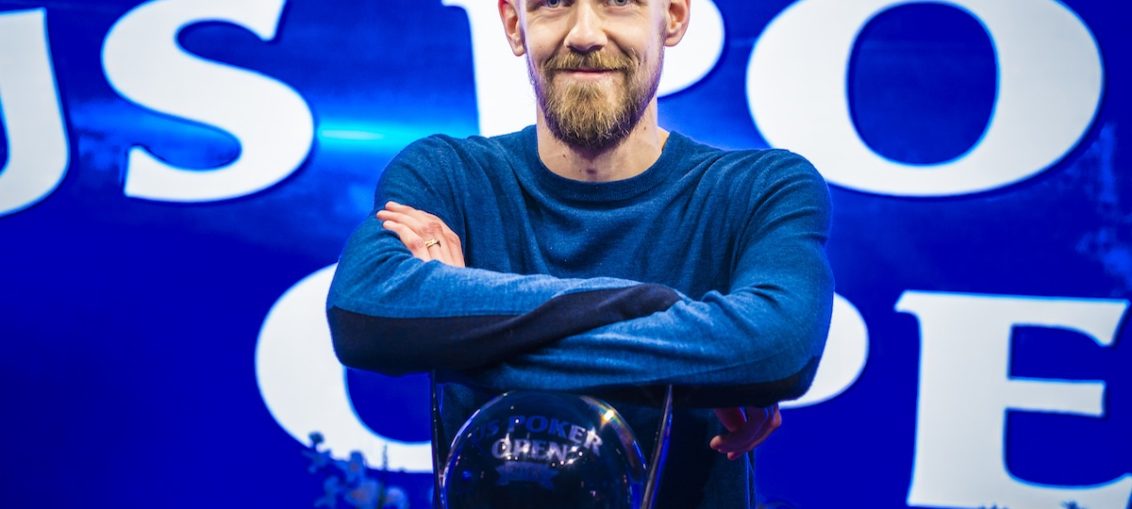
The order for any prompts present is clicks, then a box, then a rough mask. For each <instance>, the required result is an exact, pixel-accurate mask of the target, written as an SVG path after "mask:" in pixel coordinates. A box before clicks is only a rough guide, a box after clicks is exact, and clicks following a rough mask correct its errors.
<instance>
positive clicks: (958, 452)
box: [0, 0, 1132, 509]
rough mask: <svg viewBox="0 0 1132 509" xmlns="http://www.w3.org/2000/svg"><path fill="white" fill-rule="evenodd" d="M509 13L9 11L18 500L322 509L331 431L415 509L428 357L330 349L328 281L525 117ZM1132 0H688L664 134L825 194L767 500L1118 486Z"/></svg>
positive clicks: (9, 426) (4, 220)
mask: <svg viewBox="0 0 1132 509" xmlns="http://www.w3.org/2000/svg"><path fill="white" fill-rule="evenodd" d="M494 4H495V2H490V1H488V0H447V1H445V2H441V1H438V0H429V1H421V0H382V1H380V2H379V1H374V0H352V1H342V2H334V3H333V4H332V5H331V4H328V3H327V2H316V1H313V0H290V1H288V0H262V1H259V0H255V1H252V0H247V1H233V0H155V1H151V2H138V1H136V0H103V1H98V2H76V1H65V0H57V1H0V113H2V114H3V117H2V120H3V122H0V164H2V165H3V166H0V348H2V350H0V352H2V353H0V385H2V387H3V389H2V395H3V396H2V404H3V407H2V408H3V418H0V432H2V435H3V436H5V437H6V438H7V443H8V445H7V446H6V447H5V453H4V455H3V457H4V460H3V464H4V470H3V472H2V475H0V506H2V507H75V506H80V505H83V506H97V507H153V506H157V507H186V508H188V507H311V506H313V505H314V503H315V500H316V499H318V498H319V497H320V496H321V495H322V494H323V478H324V475H323V474H316V475H312V474H311V473H309V472H308V466H309V465H310V460H309V459H308V458H307V457H305V456H304V455H303V451H304V450H306V447H307V445H308V442H307V438H306V436H307V433H309V432H310V431H314V430H319V431H322V432H323V433H324V434H325V436H326V441H327V444H328V445H329V446H330V447H331V449H332V451H333V455H334V456H335V457H337V458H342V457H345V456H347V455H348V454H349V452H350V451H351V450H359V451H362V452H363V453H364V454H365V456H366V458H367V459H368V461H369V464H370V466H371V467H375V466H380V465H381V464H382V456H381V455H382V452H386V453H387V456H388V457H387V465H388V468H389V470H392V472H390V473H386V474H381V475H380V476H379V477H380V478H381V480H382V481H383V482H385V483H387V484H388V485H396V486H398V487H400V488H402V489H403V490H404V492H405V493H406V494H407V496H408V499H407V503H408V505H410V506H412V507H427V502H426V501H427V500H428V498H427V497H428V493H427V489H428V484H429V479H430V477H429V475H428V471H427V468H428V465H427V454H426V453H427V444H424V441H425V440H427V438H428V414H427V381H426V379H425V378H424V377H423V376H409V377H404V378H386V377H382V376H379V375H375V374H372V373H363V372H354V371H350V372H348V373H346V372H343V371H342V369H341V368H340V367H338V366H337V365H335V364H334V363H333V357H332V355H331V354H330V350H329V348H330V346H329V339H328V338H329V336H328V333H327V332H326V331H325V327H326V326H325V323H324V322H323V321H322V318H321V316H322V315H321V313H322V308H321V305H322V302H321V301H322V299H323V298H324V297H325V288H326V286H325V285H326V276H327V275H328V274H329V270H331V269H330V267H331V266H332V264H333V263H334V262H335V261H336V259H337V256H338V254H339V252H340V250H341V247H342V245H343V243H344V241H345V239H346V237H347V235H348V234H349V233H350V232H351V230H352V229H353V227H354V226H355V225H356V224H357V223H358V222H359V221H360V220H361V219H362V218H363V217H364V216H365V215H366V214H367V213H369V211H370V209H371V207H372V196H373V190H374V187H375V185H376V183H377V180H378V177H379V176H380V173H381V170H382V168H383V167H384V165H385V164H386V162H387V161H388V160H389V159H390V158H391V157H392V156H393V155H394V154H396V153H397V151H398V150H400V148H401V147H403V146H405V145H406V144H407V143H409V142H410V141H412V140H414V139H416V138H419V137H422V136H425V135H427V134H430V133H433V132H444V133H448V134H452V135H472V134H476V133H480V132H482V133H485V134H494V133H498V132H504V131H507V130H510V129H514V128H518V127H519V126H521V125H523V124H525V123H529V122H531V121H532V120H533V111H532V110H530V106H529V103H528V102H527V101H528V99H527V98H525V97H522V96H521V95H515V94H512V93H510V92H509V90H511V89H509V88H507V86H508V85H507V84H511V85H516V86H523V87H525V86H526V82H525V79H524V77H523V74H522V72H523V71H522V63H521V62H520V61H518V60H514V59H512V57H511V56H510V53H509V52H507V50H506V49H505V45H504V40H503V37H502V34H501V33H500V32H499V27H498V21H497V19H496V18H495V14H494V12H495V5H494ZM1129 12H1130V11H1129V9H1128V8H1127V7H1125V6H1124V5H1123V3H1119V2H1104V1H1099V0H1074V1H1065V2H1056V1H1053V0H962V1H960V0H954V1H940V2H913V1H896V0H798V1H790V0H761V1H758V2H751V1H745V0H715V1H714V2H711V1H708V0H696V1H694V2H693V22H692V25H693V31H692V32H690V33H689V40H688V41H686V45H687V47H685V48H678V49H677V50H673V51H672V52H671V54H672V56H671V58H670V59H669V61H668V65H669V66H670V69H669V70H666V75H665V80H666V82H665V84H664V86H663V87H662V94H663V96H662V98H661V99H660V115H661V124H662V125H663V126H665V127H667V128H669V129H674V130H678V131H680V132H683V133H685V134H687V135H690V136H691V137H693V138H695V139H698V140H701V141H704V142H708V143H712V144H716V145H719V146H724V147H732V148H740V147H767V146H782V147H785V148H790V149H793V150H796V151H798V152H800V153H802V154H803V155H806V156H807V157H809V158H810V159H811V160H812V161H814V163H815V165H816V166H817V167H818V168H819V170H821V171H822V172H823V173H824V174H825V175H826V176H827V178H828V179H829V180H830V183H831V190H832V194H833V200H834V219H833V236H832V239H831V241H830V244H829V253H830V257H831V259H832V262H833V266H834V270H835V274H836V277H837V293H838V295H839V297H838V304H837V309H836V310H835V319H834V326H833V331H832V332H831V337H830V347H829V349H828V350H827V356H826V360H825V361H824V362H825V364H823V366H822V368H821V372H820V373H819V375H818V383H817V385H816V386H815V389H814V390H813V391H812V392H811V394H809V395H807V397H806V398H804V399H803V400H802V401H800V402H797V403H795V404H794V405H793V406H792V408H789V409H787V410H785V411H784V420H785V424H784V427H783V428H782V429H781V430H780V431H778V432H777V433H776V435H775V436H774V437H773V438H772V439H771V440H770V441H769V442H768V443H767V444H766V445H764V446H763V447H761V448H760V453H759V471H758V475H759V485H760V488H761V492H762V496H764V497H765V498H766V500H767V501H768V502H769V501H781V502H785V503H788V504H789V505H790V506H793V507H806V508H824V507H896V508H902V507H980V506H987V507H989V506H991V505H993V504H998V505H999V506H1000V507H1002V506H1008V507H1011V508H1013V509H1024V508H1031V507H1033V508H1038V507H1062V506H1064V504H1068V503H1070V502H1075V503H1078V504H1080V506H1082V507H1088V508H1090V509H1105V508H1114V509H1120V508H1125V507H1128V505H1129V501H1130V498H1132V433H1130V432H1129V430H1132V395H1130V393H1132V375H1130V374H1129V371H1128V369H1127V367H1128V366H1129V365H1132V346H1130V345H1129V340H1130V339H1132V338H1129V336H1130V335H1132V334H1130V333H1129V331H1128V327H1127V322H1128V318H1127V315H1128V313H1127V309H1128V307H1129V299H1130V298H1132V173H1130V172H1129V170H1130V168H1132V160H1130V159H1129V158H1130V157H1132V143H1130V142H1128V141H1125V139H1124V138H1125V137H1127V136H1128V135H1127V134H1126V131H1127V130H1128V129H1129V127H1128V126H1130V125H1132V106H1130V105H1129V98H1130V97H1132V95H1130V94H1129V93H1128V92H1127V91H1128V90H1130V89H1132V84H1130V79H1132V76H1130V72H1132V68H1130V67H1129V66H1128V65H1127V62H1128V59H1129V58H1132V56H1130V55H1132V35H1130V33H1129V31H1128V27H1129V19H1130V17H1129ZM677 51H681V52H680V53H677ZM495 80H498V81H495ZM497 83H498V84H499V85H498V86H496V84H497ZM488 85H491V86H488ZM1122 136H1123V137H1122ZM675 432H676V434H677V435H676V436H677V437H679V430H675ZM372 475H374V476H378V474H377V473H374V474H372ZM404 505H405V504H402V506H404Z"/></svg>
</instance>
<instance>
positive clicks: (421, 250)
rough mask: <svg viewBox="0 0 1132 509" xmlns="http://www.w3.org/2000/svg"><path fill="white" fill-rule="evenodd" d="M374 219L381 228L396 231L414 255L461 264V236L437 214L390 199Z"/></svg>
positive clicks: (426, 259)
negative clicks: (378, 222)
mask: <svg viewBox="0 0 1132 509" xmlns="http://www.w3.org/2000/svg"><path fill="white" fill-rule="evenodd" d="M377 219H378V220H380V221H381V226H382V227H384V228H385V229H386V230H389V231H392V232H393V233H396V234H397V237H399V238H400V239H401V243H402V244H405V247H407V248H409V252H410V253H413V256H414V257H416V258H418V259H420V260H424V261H426V262H427V261H430V260H437V261H439V262H440V263H443V264H446V265H451V266H453V267H463V266H464V249H463V247H461V245H460V237H457V236H456V234H455V233H454V232H453V231H452V229H451V228H449V227H448V225H446V224H444V221H441V220H440V218H439V217H436V216H434V215H432V214H429V213H428V212H424V211H420V210H417V209H414V208H412V207H410V206H408V205H401V204H400V203H396V202H392V201H391V202H389V203H386V204H385V208H384V209H383V210H381V211H380V212H378V213H377Z"/></svg>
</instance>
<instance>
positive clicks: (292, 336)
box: [255, 265, 432, 472]
mask: <svg viewBox="0 0 1132 509" xmlns="http://www.w3.org/2000/svg"><path fill="white" fill-rule="evenodd" d="M335 267H336V265H331V266H329V267H326V268H324V269H322V270H319V271H318V272H315V273H314V274H311V275H310V276H307V277H306V278H304V279H303V280H302V281H299V282H298V283H297V284H295V286H293V287H292V288H291V289H290V290H287V292H286V293H284V294H283V296H282V297H280V298H279V301H278V302H276V303H275V305H274V306H272V308H271V311H270V312H268V314H267V319H266V320H264V323H263V328H262V329H261V330H260V333H259V342H258V343H257V344H256V352H255V371H256V381H257V382H258V384H259V392H260V395H261V396H262V397H263V402H264V403H265V404H266V405H267V409H268V411H270V412H271V416H272V417H274V418H275V420H276V421H277V422H278V423H279V425H280V426H282V427H283V429H284V430H286V431H287V433H288V434H290V435H291V436H292V437H294V438H295V440H298V441H299V442H301V443H304V444H306V443H309V439H308V438H307V435H308V434H310V432H312V431H319V432H321V433H322V434H323V436H324V437H325V438H326V445H327V446H328V447H329V448H330V449H331V450H332V451H335V452H336V454H338V455H344V453H345V451H361V452H362V454H363V455H365V457H367V458H380V457H382V453H383V451H384V450H385V448H386V447H388V453H389V468H390V469H392V470H405V471H406V472H432V449H431V446H430V445H429V443H428V442H402V441H399V440H393V439H389V438H386V437H383V436H381V435H379V434H377V433H375V432H374V431H373V430H371V429H369V427H367V426H366V425H365V424H364V423H363V422H362V421H361V419H360V418H359V417H358V414H357V413H356V412H355V411H354V405H353V403H351V401H350V394H349V389H348V387H347V386H346V371H345V368H343V367H342V364H340V363H339V362H338V359H337V358H336V357H335V356H334V347H333V345H332V343H331V339H330V327H329V326H328V325H327V323H326V311H325V302H326V294H327V293H328V292H329V291H330V280H331V278H332V277H333V275H334V268H335Z"/></svg>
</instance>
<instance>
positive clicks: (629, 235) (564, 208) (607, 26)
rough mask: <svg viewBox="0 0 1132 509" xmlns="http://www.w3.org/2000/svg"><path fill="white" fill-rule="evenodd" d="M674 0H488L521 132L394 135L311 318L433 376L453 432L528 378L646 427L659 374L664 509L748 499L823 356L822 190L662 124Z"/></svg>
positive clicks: (827, 300)
mask: <svg viewBox="0 0 1132 509" xmlns="http://www.w3.org/2000/svg"><path fill="white" fill-rule="evenodd" d="M689 2H690V0H621V1H618V0H499V12H500V17H501V19H502V22H503V27H504V32H505V35H506V36H507V39H508V41H509V43H510V46H511V48H512V50H513V51H514V53H515V55H517V56H521V57H525V58H526V61H527V63H528V68H529V70H530V77H531V82H532V83H533V85H534V88H535V92H536V95H537V97H538V110H537V111H536V114H537V119H536V123H535V125H534V126H531V127H528V128H526V129H524V130H522V131H520V132H517V133H513V134H508V135H503V136H497V137H491V138H484V137H471V138H467V139H455V138H451V137H447V136H439V135H438V136H432V137H429V138H426V139H423V140H420V141H417V142H415V143H413V144H411V145H410V146H409V147H407V148H405V149H404V150H403V151H402V152H401V153H400V154H399V155H398V156H397V157H396V158H395V159H394V160H393V161H392V162H390V163H389V165H388V167H387V168H386V170H385V172H384V173H383V175H382V177H381V182H380V184H379V186H378V191H377V205H376V209H377V210H376V211H375V212H376V213H375V214H374V215H373V216H372V217H370V218H368V219H367V220H366V221H365V222H364V223H363V224H362V225H361V226H360V227H359V228H358V230H357V231H356V232H355V233H354V235H353V236H352V237H351V239H350V241H349V243H348V244H347V246H346V249H345V252H344V253H343V255H342V258H341V260H340V264H339V266H338V271H337V273H336V274H335V278H334V283H333V286H332V288H331V292H330V296H329V301H328V311H327V314H328V319H329V322H330V325H331V330H332V333H333V338H334V347H335V351H336V353H337V355H338V356H339V359H340V360H341V361H342V362H343V363H344V364H345V365H347V366H350V367H354V368H359V369H366V370H372V371H377V372H381V373H386V374H402V373H410V372H417V371H430V372H432V373H433V374H434V376H435V377H436V380H437V381H438V382H441V385H440V387H441V394H442V401H443V405H442V408H443V421H444V428H445V429H446V430H448V431H449V432H451V431H454V430H456V429H458V428H459V426H460V424H461V423H462V422H463V421H464V420H465V419H466V418H467V417H468V416H469V415H470V414H471V412H472V411H474V410H475V409H476V408H478V407H479V406H480V405H482V404H483V403H485V402H486V401H488V400H489V399H490V398H491V397H493V396H495V395H497V394H499V393H500V392H503V391H507V390H513V389H529V390H552V391H570V392H577V393H584V394H591V395H597V396H600V397H606V398H607V399H609V400H610V402H611V403H613V405H614V406H615V407H617V408H618V409H619V410H620V411H621V413H622V414H623V415H624V416H625V417H626V419H627V420H628V421H629V423H630V424H631V425H632V427H633V428H634V429H636V430H637V432H638V433H639V434H641V435H646V434H647V432H648V431H650V430H652V429H655V428H656V422H657V420H658V418H659V410H658V409H657V408H656V406H655V402H656V399H655V393H656V391H655V388H657V387H663V386H665V385H667V384H673V385H674V386H675V387H676V389H677V390H676V394H677V401H676V403H677V411H676V413H675V416H674V421H673V425H672V429H673V436H674V437H675V438H674V440H673V442H672V444H671V445H670V450H669V453H668V462H667V466H666V467H665V471H664V476H663V479H664V482H663V484H662V486H661V487H660V491H659V498H660V500H659V502H660V506H661V507H671V508H680V509H687V508H692V507H703V508H711V509H721V508H732V507H734V508H746V507H752V506H753V505H754V483H753V479H752V470H753V469H752V462H753V457H752V454H750V453H751V451H752V449H753V448H754V447H755V445H757V444H758V443H760V442H761V441H762V440H764V439H765V438H766V436H767V435H768V434H769V433H770V432H771V431H773V430H774V429H775V428H777V427H778V425H779V423H780V420H781V416H780V414H779V413H778V409H777V402H778V401H781V400H784V399H790V398H796V397H798V396H800V395H801V394H802V393H803V392H805V390H806V389H807V388H808V386H809V384H810V382H811V380H812V378H813V375H814V372H815V370H816V367H817V362H818V359H819V357H820V354H821V351H822V349H823V346H824V341H825V337H826V333H827V330H828V326H829V318H830V312H831V306H832V293H833V279H832V275H831V272H830V268H829V264H828V262H827V260H826V256H825V250H824V244H825V241H826V238H827V234H828V223H829V196H828V189H827V188H826V185H825V182H824V181H823V180H822V178H821V177H820V176H819V175H818V173H817V172H816V171H815V170H814V169H813V168H812V166H811V165H810V164H809V163H808V162H806V161H805V160H804V159H802V158H801V157H799V156H797V155H794V154H791V153H789V152H786V151H781V150H748V151H723V150H718V149H715V148H712V147H709V146H706V145H702V144H699V143H697V142H695V141H693V140H691V139H689V138H687V137H684V136H681V135H680V134H678V133H670V132H667V131H665V130H663V129H661V128H660V127H659V125H658V123H657V101H656V90H657V84H658V82H659V79H660V72H661V67H662V62H663V55H664V48H665V47H666V46H673V45H675V44H677V43H678V42H679V41H680V39H681V38H682V37H683V35H684V33H685V31H686V30H687V26H688V21H689V19H690V5H689ZM650 403H651V404H650ZM451 438H452V437H451V435H448V436H445V437H442V440H446V441H450V440H451ZM641 438H642V442H643V443H642V446H643V447H644V448H645V449H646V450H648V449H650V448H651V447H652V445H653V444H651V437H649V436H641Z"/></svg>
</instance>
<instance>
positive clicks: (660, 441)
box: [641, 385, 672, 509]
mask: <svg viewBox="0 0 1132 509" xmlns="http://www.w3.org/2000/svg"><path fill="white" fill-rule="evenodd" d="M671 432H672V386H671V385H669V386H668V387H667V388H665V390H664V410H662V411H661V416H660V424H659V425H657V428H656V443H655V445H654V446H653V448H652V458H651V459H650V461H649V475H648V478H647V479H646V480H645V495H644V498H643V500H641V509H652V506H653V503H654V502H655V500H656V492H657V490H658V489H660V477H661V475H660V474H661V471H662V470H664V460H665V458H667V457H668V440H669V436H670V434H671Z"/></svg>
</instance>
